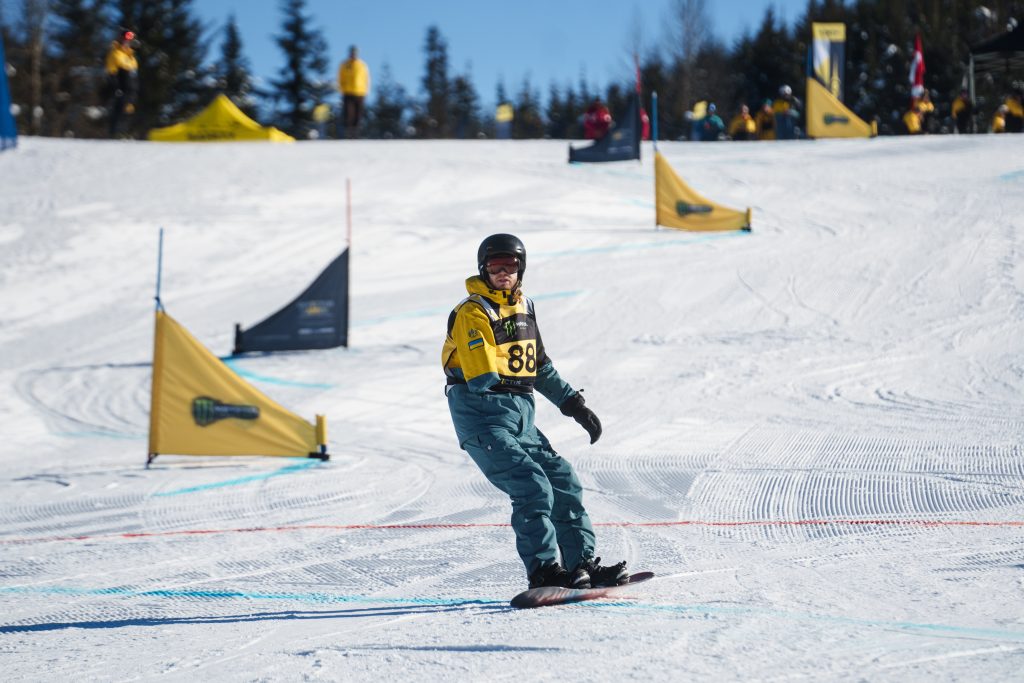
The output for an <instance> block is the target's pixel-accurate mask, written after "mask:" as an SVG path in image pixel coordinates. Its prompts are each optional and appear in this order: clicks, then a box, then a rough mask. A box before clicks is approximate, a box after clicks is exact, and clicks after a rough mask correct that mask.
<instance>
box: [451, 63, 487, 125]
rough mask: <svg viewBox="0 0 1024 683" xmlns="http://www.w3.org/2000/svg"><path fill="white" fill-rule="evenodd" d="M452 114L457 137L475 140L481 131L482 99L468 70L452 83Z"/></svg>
mask: <svg viewBox="0 0 1024 683" xmlns="http://www.w3.org/2000/svg"><path fill="white" fill-rule="evenodd" d="M451 114H452V120H453V122H454V124H455V131H454V132H455V137H457V138H459V139H465V138H475V137H477V134H478V133H480V131H481V124H480V97H479V95H477V93H476V88H474V87H473V81H472V79H471V78H470V76H469V73H468V70H467V73H465V74H460V75H458V76H456V77H455V80H453V81H452V95H451Z"/></svg>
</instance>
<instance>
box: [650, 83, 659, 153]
mask: <svg viewBox="0 0 1024 683" xmlns="http://www.w3.org/2000/svg"><path fill="white" fill-rule="evenodd" d="M651 109H653V110H654V112H652V114H653V118H652V119H651V141H652V142H654V151H655V153H657V151H658V93H657V91H655V92H653V93H651Z"/></svg>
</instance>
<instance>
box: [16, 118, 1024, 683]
mask: <svg viewBox="0 0 1024 683" xmlns="http://www.w3.org/2000/svg"><path fill="white" fill-rule="evenodd" d="M1019 144H1020V141H1019V140H1018V139H1016V138H1013V137H1001V138H996V137H984V136H977V137H941V138H940V137H934V138H923V139H906V138H902V139H876V140H871V141H819V142H798V143H775V144H758V143H733V144H721V145H711V144H709V145H694V144H686V143H676V144H666V145H664V146H663V148H662V151H663V152H664V153H665V154H666V156H667V158H668V159H669V161H670V162H671V163H672V164H673V166H674V167H675V168H676V169H677V171H678V172H679V173H680V174H681V175H682V176H683V177H684V178H686V179H687V180H688V181H689V182H690V183H691V184H692V185H693V186H694V187H695V188H696V189H697V190H699V191H700V192H702V193H704V194H706V195H708V196H709V197H712V198H713V199H715V200H717V201H720V202H722V203H724V204H727V205H731V206H735V207H737V208H742V207H745V206H748V205H749V206H752V207H753V209H754V231H753V233H751V234H719V235H702V234H689V233H682V232H676V231H665V230H660V231H656V230H655V229H654V226H653V187H652V172H653V171H652V158H651V156H652V155H651V153H650V149H649V148H645V150H644V161H643V163H641V164H637V163H632V162H626V163H617V164H607V165H590V166H570V165H568V164H567V163H566V162H565V159H566V150H565V144H564V143H561V142H546V141H539V142H513V143H499V142H324V143H300V144H295V145H280V146H273V145H259V144H234V145H216V144H212V145H177V146H175V145H167V146H162V145H154V144H145V143H128V142H109V143H108V142H77V141H58V140H38V139H32V138H28V139H23V140H22V141H21V146H20V147H19V148H18V149H17V150H16V151H14V152H8V153H4V154H2V155H0V206H2V207H3V209H2V211H0V387H2V391H0V429H2V433H3V440H2V442H0V669H2V670H3V671H4V678H5V679H6V680H43V679H46V680H51V679H64V680H70V679H75V680H79V679H87V680H116V681H127V680H140V679H141V680H152V679H157V678H159V679H161V680H196V679H200V680H256V679H259V680H265V679H278V680H306V679H326V680H370V679H381V680H391V679H394V678H397V677H398V676H404V677H406V678H409V677H411V678H412V679H413V680H454V679H458V680H484V679H487V680H506V679H515V680H567V679H568V680H574V679H585V680H621V679H624V678H625V679H631V680H684V679H687V678H691V677H702V678H715V679H758V680H777V679H795V678H810V679H816V680H821V679H844V680H853V679H858V680H859V679H866V680H900V681H903V680H922V681H923V680H928V681H932V680H958V679H962V680H966V679H970V680H1011V679H1014V678H1017V677H1019V675H1020V671H1021V670H1024V611H1022V609H1021V602H1022V598H1024V534H1022V531H1024V529H1022V525H1024V452H1022V450H1024V449H1022V446H1021V443H1022V437H1024V417H1022V410H1021V408H1022V406H1024V400H1022V390H1024V360H1022V358H1024V355H1022V353H1021V351H1022V345H1024V342H1022V340H1024V268H1022V266H1021V260H1022V255H1024V237H1022V234H1024V233H1022V228H1024V218H1022V216H1024V168H1022V166H1021V163H1020V161H1019V160H1020V155H1019V153H1018V152H1019ZM1015 149H1016V150H1017V151H1016V152H1015V151H1014V150H1015ZM345 178H351V179H352V186H353V197H354V204H353V217H354V238H353V261H352V264H353V266H352V267H353V275H352V277H353V279H352V287H353V292H352V319H353V323H352V330H351V335H350V340H351V344H352V346H351V348H350V349H347V350H345V349H337V350H330V351H322V352H310V353H291V354H279V355H274V356H258V357H249V358H244V359H239V360H234V361H231V362H232V364H233V367H235V369H236V370H237V371H238V372H240V373H241V374H243V375H244V376H246V377H247V378H249V379H250V381H252V382H253V383H254V384H255V385H256V386H258V387H259V388H260V389H261V390H263V391H265V392H266V393H268V394H269V395H271V396H272V397H274V398H275V399H277V400H279V401H280V402H282V403H283V404H284V405H286V406H288V407H290V408H291V409H293V410H295V411H296V412H297V413H299V414H300V415H303V416H305V417H307V418H308V419H312V417H313V415H314V413H326V414H327V415H328V419H329V425H330V435H331V443H330V450H331V452H332V454H333V457H332V459H331V461H330V462H329V463H326V464H319V463H316V462H312V461H309V462H307V461H303V460H291V459H287V460H283V459H276V458H255V457H254V458H188V457H174V456H161V457H160V458H159V459H158V460H157V461H156V463H155V464H154V466H153V468H151V469H149V470H146V469H144V468H143V463H144V460H145V454H146V430H147V425H148V404H149V393H148V392H149V365H148V363H149V360H150V354H151V345H152V310H153V302H152V295H153V289H154V279H155V268H156V245H157V228H158V227H160V226H163V227H164V228H165V229H166V231H167V232H166V245H165V255H164V266H165V269H164V280H163V301H164V303H165V305H166V307H167V310H168V312H169V313H170V314H171V315H172V316H174V317H175V318H176V319H177V320H178V321H180V322H181V323H182V324H183V325H185V326H186V327H187V328H188V329H189V330H190V331H191V332H192V333H193V334H194V335H196V336H197V337H198V338H199V339H200V340H201V341H202V342H203V343H205V344H206V345H207V346H209V348H211V349H212V350H213V351H214V352H215V353H218V354H222V355H225V354H227V353H228V352H229V351H230V348H231V342H232V335H233V327H234V323H236V322H239V323H242V324H243V325H251V324H253V323H255V322H257V321H259V320H261V319H262V318H263V317H265V316H266V315H268V314H269V313H271V312H273V311H275V310H277V309H278V308H279V307H280V306H282V305H283V304H285V303H287V302H288V301H290V300H291V298H292V297H294V296H295V295H296V294H297V293H298V292H299V291H301V289H302V288H304V287H305V286H306V285H307V284H308V283H309V282H310V281H311V280H312V279H313V277H315V275H316V274H317V273H318V272H319V271H320V270H321V269H322V268H323V267H324V266H325V265H326V264H327V263H328V262H329V260H330V259H331V257H333V255H334V254H336V253H337V252H338V250H339V249H340V248H341V245H342V243H343V240H344V235H345V222H344V212H345V199H344V182H345ZM493 232H514V233H516V234H518V235H519V236H521V237H522V238H523V240H524V241H525V243H526V245H527V248H528V250H529V255H530V258H529V268H528V270H527V274H526V289H527V291H528V293H529V294H530V295H531V296H533V297H534V298H535V300H536V302H537V308H538V314H539V320H540V325H541V329H542V330H543V333H544V339H545V343H546V345H547V347H548V351H549V353H550V355H551V356H552V358H553V359H554V360H555V364H556V366H557V367H558V368H559V370H560V372H561V373H562V375H563V377H565V378H566V379H567V380H568V381H570V382H571V383H572V384H573V385H574V386H576V387H585V388H586V395H587V402H588V405H590V406H592V407H593V408H594V410H595V411H596V412H597V414H598V415H599V416H600V417H601V419H602V421H603V423H604V428H605V432H604V436H603V437H602V439H601V440H600V441H599V442H598V443H597V444H596V445H594V446H590V445H589V444H588V443H587V438H586V435H585V434H584V432H583V431H582V430H581V429H580V428H579V427H578V426H577V425H576V424H575V423H573V422H572V421H571V420H567V419H566V418H564V417H562V416H561V414H560V413H559V412H558V411H557V409H555V408H554V407H553V406H551V405H549V404H547V403H545V402H544V401H543V399H541V401H540V402H539V410H538V421H539V424H540V426H541V428H542V429H544V431H545V433H547V435H548V436H549V437H550V438H551V439H552V441H553V442H554V443H555V445H556V447H557V448H558V449H559V451H560V452H561V453H562V454H563V455H564V456H566V457H567V458H569V459H570V460H571V461H572V462H573V463H574V465H575V467H576V468H577V471H578V472H579V474H580V477H581V479H582V481H583V483H584V486H585V488H586V494H585V495H586V499H585V500H586V504H587V507H588V509H589V511H590V514H591V517H592V518H593V520H594V521H595V522H596V523H597V524H598V528H597V532H598V541H599V553H600V554H601V555H602V556H603V557H605V558H606V559H611V560H618V559H622V558H624V559H627V560H629V562H630V564H631V566H632V567H634V568H635V569H650V570H653V571H654V572H656V573H657V574H658V575H659V578H657V579H656V580H654V581H652V582H650V583H647V584H645V585H643V586H638V587H637V588H636V589H635V591H634V592H631V593H629V595H628V596H627V597H625V598H623V599H622V600H621V601H617V602H608V601H606V602H597V603H588V604H585V605H577V606H566V607H558V608H549V609H543V610H535V611H525V612H522V611H514V610H511V609H510V608H509V607H508V606H507V601H508V599H509V598H510V597H511V596H512V595H513V594H514V593H516V592H518V591H519V590H520V589H521V588H522V587H523V586H524V583H525V577H524V576H523V572H522V568H521V566H520V564H519V561H518V559H517V557H516V556H515V552H514V545H513V537H512V532H511V530H510V529H509V528H508V526H507V522H508V517H509V506H508V502H507V500H506V499H504V498H503V496H502V495H501V494H500V493H498V492H497V491H496V490H494V489H492V488H491V487H490V485H489V484H488V483H487V481H486V480H485V479H484V478H483V476H482V475H481V474H479V472H478V471H477V470H476V468H475V467H474V466H473V464H472V463H471V461H470V460H469V459H468V457H467V456H466V455H465V454H464V453H463V452H461V451H460V450H459V449H458V447H457V444H456V442H455V438H454V433H453V430H452V428H451V424H450V421H449V418H448V413H447V406H446V403H445V400H444V396H443V393H442V384H443V378H442V374H441V371H440V367H439V352H440V346H441V341H442V338H443V334H444V325H445V320H446V317H447V314H448V311H449V310H450V308H451V307H452V306H453V305H454V304H455V303H456V302H458V301H459V300H460V299H461V297H462V296H463V294H464V290H463V288H462V281H463V279H464V277H465V276H467V275H469V274H471V273H472V271H473V269H474V259H475V251H476V246H477V244H478V243H479V241H480V240H481V239H482V238H483V237H484V236H486V235H487V234H490V233H493Z"/></svg>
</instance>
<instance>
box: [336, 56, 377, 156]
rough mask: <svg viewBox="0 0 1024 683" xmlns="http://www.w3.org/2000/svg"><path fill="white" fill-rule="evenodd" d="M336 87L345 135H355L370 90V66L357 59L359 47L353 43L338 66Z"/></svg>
mask: <svg viewBox="0 0 1024 683" xmlns="http://www.w3.org/2000/svg"><path fill="white" fill-rule="evenodd" d="M338 89H339V90H341V107H342V116H341V120H342V123H343V125H344V126H345V137H350V138H351V137H355V136H356V134H357V133H358V131H359V122H360V121H361V120H362V118H363V101H364V100H365V99H366V94H367V93H368V92H370V68H369V67H368V66H366V62H364V61H363V60H361V59H359V48H358V47H356V46H355V45H353V46H352V47H350V48H349V49H348V59H346V60H345V61H344V62H342V63H341V66H340V67H338Z"/></svg>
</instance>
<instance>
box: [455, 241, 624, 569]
mask: <svg viewBox="0 0 1024 683" xmlns="http://www.w3.org/2000/svg"><path fill="white" fill-rule="evenodd" d="M525 271H526V248H525V247H524V246H523V243H522V241H521V240H520V239H519V238H518V237H516V236H515V235H505V234H499V235H491V236H490V237H488V238H487V239H485V240H484V241H483V242H482V243H481V244H480V247H479V249H478V250H477V274H475V275H473V276H471V277H469V278H467V279H466V291H467V292H468V293H469V296H468V297H466V298H465V299H463V300H462V302H460V303H459V304H458V305H457V306H456V307H455V309H454V310H453V311H452V312H451V315H449V316H448V334H447V336H446V338H445V342H444V348H443V349H442V351H441V362H442V365H443V367H444V372H445V375H446V376H447V385H448V386H447V388H446V390H445V393H446V394H447V395H448V409H449V410H450V411H451V415H452V422H453V423H454V424H455V433H456V435H457V436H458V438H459V446H461V447H462V449H463V450H465V451H466V452H468V453H469V456H470V457H471V458H472V459H473V461H474V462H475V463H476V464H477V466H478V467H479V468H480V470H481V471H482V472H483V474H484V476H486V477H487V479H488V480H489V481H490V482H491V483H492V484H494V486H496V487H497V488H498V489H500V490H501V491H503V492H504V493H506V494H508V496H509V497H510V498H511V499H512V528H513V530H514V531H515V535H516V550H518V552H519V557H520V558H521V559H522V561H523V564H524V565H525V566H526V574H527V576H528V577H529V581H530V588H537V587H540V586H561V587H567V588H587V587H591V586H594V587H596V586H611V585H619V584H623V583H626V582H627V581H628V579H629V572H628V571H627V570H626V563H625V562H619V563H618V564H614V565H611V566H608V567H604V566H601V565H600V561H601V558H599V557H598V558H595V557H594V546H595V538H594V529H593V526H592V525H591V523H590V517H589V516H588V515H587V511H586V509H584V507H583V488H582V486H581V485H580V481H579V479H578V478H577V477H576V473H575V472H574V471H573V468H572V465H570V464H569V463H568V461H566V460H564V459H563V458H562V457H561V456H560V455H558V453H556V452H555V449H554V448H552V447H551V443H550V442H549V441H548V440H547V437H545V436H544V435H543V434H542V433H541V432H540V430H539V429H537V428H536V427H535V426H534V424H533V417H534V399H533V392H534V389H536V390H537V391H538V392H539V393H540V394H541V395H542V396H544V397H545V398H547V399H548V400H549V401H551V402H552V403H554V404H555V405H556V406H558V407H559V409H560V410H561V411H562V414H563V415H566V416H568V417H571V418H573V419H574V420H576V422H578V423H579V424H580V425H581V426H582V427H583V428H584V429H585V430H586V431H587V434H589V435H590V443H594V442H595V441H597V440H598V438H599V437H600V436H601V422H600V421H599V420H598V419H597V416H596V415H594V413H593V412H592V411H591V410H590V409H589V408H587V407H586V405H585V403H586V402H585V401H584V400H583V394H582V393H580V392H578V391H576V390H574V389H573V388H572V387H571V386H569V384H568V383H567V382H566V381H565V380H563V379H562V378H561V377H560V376H559V375H558V372H557V371H556V370H555V366H554V365H553V364H552V362H551V359H550V358H548V356H547V353H546V352H545V349H544V343H543V342H542V341H541V336H540V332H539V331H538V329H537V316H536V314H535V312H534V307H533V302H532V301H531V300H530V299H528V298H526V297H525V296H524V295H523V292H522V283H523V273H524V272H525ZM559 558H561V561H560V560H559Z"/></svg>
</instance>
